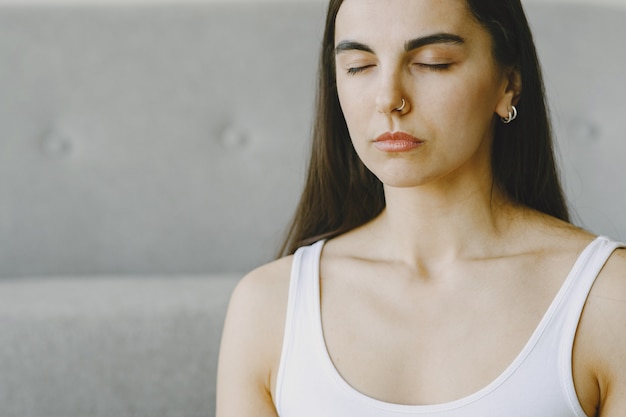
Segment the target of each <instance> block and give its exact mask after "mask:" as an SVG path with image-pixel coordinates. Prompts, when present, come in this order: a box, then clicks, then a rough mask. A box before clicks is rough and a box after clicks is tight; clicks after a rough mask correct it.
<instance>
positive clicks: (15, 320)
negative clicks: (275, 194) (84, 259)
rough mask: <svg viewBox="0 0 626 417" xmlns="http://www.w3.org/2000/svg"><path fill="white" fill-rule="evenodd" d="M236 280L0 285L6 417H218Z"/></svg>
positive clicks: (0, 391) (0, 396)
mask: <svg viewBox="0 0 626 417" xmlns="http://www.w3.org/2000/svg"><path fill="white" fill-rule="evenodd" d="M237 279H238V276H211V277H207V276H193V277H192V276H182V277H150V278H147V277H129V276H116V277H108V276H107V277H105V276H103V277H91V278H90V279H85V278H84V277H80V278H64V279H60V278H59V279H58V278H46V279H41V278H38V279H20V280H1V281H0V416H2V417H71V416H92V417H97V416H102V417H147V416H151V417H156V416H163V417H203V416H212V415H213V410H214V407H215V375H216V365H217V353H218V349H219V341H220V334H221V329H222V323H223V320H224V313H225V310H226V305H227V302H228V299H229V295H230V292H231V291H232V289H233V287H234V285H235V283H236V282H237Z"/></svg>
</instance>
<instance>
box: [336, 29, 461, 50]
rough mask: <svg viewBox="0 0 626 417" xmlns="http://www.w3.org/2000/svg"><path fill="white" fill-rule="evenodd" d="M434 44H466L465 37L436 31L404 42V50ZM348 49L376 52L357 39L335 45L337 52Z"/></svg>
mask: <svg viewBox="0 0 626 417" xmlns="http://www.w3.org/2000/svg"><path fill="white" fill-rule="evenodd" d="M433 44H454V45H463V44H465V39H463V38H462V37H460V36H459V35H454V34H452V33H435V34H433V35H428V36H422V37H419V38H415V39H411V40H408V41H406V42H405V43H404V50H405V51H406V52H410V51H413V50H415V49H419V48H422V47H424V46H427V45H433ZM347 51H364V52H369V53H371V54H373V53H374V51H373V50H372V48H370V47H369V46H367V45H365V44H363V43H360V42H355V41H341V42H339V43H338V44H337V46H336V47H335V54H339V53H341V52H347Z"/></svg>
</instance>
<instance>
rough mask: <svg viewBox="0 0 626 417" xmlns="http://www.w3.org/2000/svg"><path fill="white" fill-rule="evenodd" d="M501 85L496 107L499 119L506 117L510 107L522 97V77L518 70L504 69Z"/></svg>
mask: <svg viewBox="0 0 626 417" xmlns="http://www.w3.org/2000/svg"><path fill="white" fill-rule="evenodd" d="M502 85H503V88H502V95H501V97H500V100H499V101H498V105H497V106H496V113H497V114H498V115H499V116H500V117H508V115H509V111H511V106H515V105H517V103H518V102H519V100H520V96H521V95H522V75H521V73H520V71H519V69H518V68H515V67H513V68H508V69H506V70H505V71H504V75H503V81H502Z"/></svg>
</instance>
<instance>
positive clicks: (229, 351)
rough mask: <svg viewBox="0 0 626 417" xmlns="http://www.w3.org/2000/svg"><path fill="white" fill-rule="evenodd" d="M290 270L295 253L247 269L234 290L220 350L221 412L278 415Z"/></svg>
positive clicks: (241, 414) (234, 414)
mask: <svg viewBox="0 0 626 417" xmlns="http://www.w3.org/2000/svg"><path fill="white" fill-rule="evenodd" d="M290 270H291V257H286V258H282V259H279V260H277V261H274V262H271V263H269V264H266V265H263V266H261V267H259V268H257V269H255V270H254V271H252V272H250V273H249V274H247V275H246V276H245V277H244V278H243V279H242V280H241V281H240V282H239V283H238V284H237V286H236V287H235V290H234V291H233V294H232V296H231V300H230V303H229V306H228V312H227V314H226V320H225V323H224V331H223V334H222V343H221V348H220V354H219V364H218V376H217V415H218V416H220V417H221V416H252V415H255V416H263V417H265V416H268V417H274V416H275V415H276V412H275V410H274V406H273V402H272V394H271V392H272V386H273V381H274V375H275V373H276V369H277V367H278V362H279V361H280V352H281V350H282V337H283V329H284V323H285V315H286V310H287V296H288V292H289V276H290ZM242 398H245V401H242V400H241V399H242Z"/></svg>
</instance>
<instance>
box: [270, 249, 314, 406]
mask: <svg viewBox="0 0 626 417" xmlns="http://www.w3.org/2000/svg"><path fill="white" fill-rule="evenodd" d="M324 242H325V241H323V240H321V241H318V242H316V243H314V244H312V245H310V246H303V247H300V248H298V249H297V250H296V252H295V253H294V256H293V261H292V267H291V277H290V280H289V281H290V282H289V295H288V300H287V313H286V318H285V331H284V335H283V347H282V352H281V359H280V363H279V367H278V375H277V379H276V398H275V399H274V405H275V407H276V410H277V411H278V412H279V414H281V410H282V408H283V405H282V404H283V393H284V386H283V383H284V380H285V372H286V370H287V367H288V366H291V367H293V366H294V364H297V363H298V360H297V359H296V358H294V355H295V356H297V355H298V354H299V353H300V352H297V351H296V350H295V347H296V342H298V345H300V346H302V345H304V346H315V345H316V343H317V340H316V339H315V337H316V335H317V322H318V317H319V286H320V284H319V261H320V255H321V251H322V247H323V246H324ZM292 359H296V360H292ZM288 364H289V365H288Z"/></svg>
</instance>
